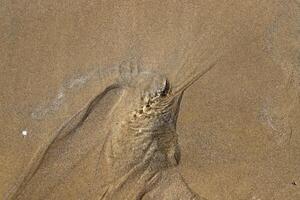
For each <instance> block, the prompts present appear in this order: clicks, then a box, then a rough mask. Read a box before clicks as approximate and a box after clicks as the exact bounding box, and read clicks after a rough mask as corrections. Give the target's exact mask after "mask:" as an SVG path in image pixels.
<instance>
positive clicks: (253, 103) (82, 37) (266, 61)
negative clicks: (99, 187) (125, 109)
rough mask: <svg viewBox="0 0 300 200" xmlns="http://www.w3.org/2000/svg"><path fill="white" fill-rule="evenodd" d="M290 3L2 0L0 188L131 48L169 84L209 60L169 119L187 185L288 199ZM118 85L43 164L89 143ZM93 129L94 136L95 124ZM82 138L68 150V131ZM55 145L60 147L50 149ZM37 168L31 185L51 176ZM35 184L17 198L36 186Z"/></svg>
mask: <svg viewBox="0 0 300 200" xmlns="http://www.w3.org/2000/svg"><path fill="white" fill-rule="evenodd" d="M299 5H300V2H299V1H298V0H290V1H283V0H282V1H280V0H261V1H253V0H244V1H239V0H226V1H225V0H210V1H96V0H89V1H83V0H77V1H69V0H67V1H59V0H53V1H42V0H31V1H26V0H22V1H8V0H3V1H2V2H1V3H0V32H1V34H0V58H1V62H0V114H1V115H0V116H1V118H0V127H1V134H0V152H1V154H0V199H14V198H15V196H14V195H15V193H16V192H17V191H19V189H20V188H22V187H23V186H24V183H25V182H26V181H28V179H29V177H31V175H32V174H34V173H35V169H37V168H38V163H39V162H38V161H39V160H40V159H43V156H44V154H43V153H44V152H45V150H46V149H47V147H48V146H49V145H50V144H51V142H52V141H53V140H54V138H55V137H56V136H57V134H58V130H59V129H60V128H61V127H62V126H63V124H65V123H66V122H67V121H68V120H69V119H70V118H71V117H72V116H73V115H74V114H75V113H77V112H78V111H79V110H81V109H82V108H83V107H84V106H86V104H87V102H89V101H90V100H91V99H92V98H94V97H95V96H96V95H98V94H99V93H100V92H101V91H103V90H104V89H105V88H106V87H107V86H108V85H110V84H112V83H113V82H115V81H116V80H117V78H118V77H117V76H118V73H117V72H118V66H119V65H120V63H122V62H123V61H125V60H128V59H132V58H134V59H137V60H138V62H139V64H140V66H141V68H142V70H144V71H155V72H156V73H159V74H165V75H166V76H167V77H168V78H169V79H170V81H171V83H174V84H176V83H177V82H181V81H183V80H181V79H184V78H185V77H187V76H188V75H189V74H191V73H193V72H194V70H196V71H201V70H203V69H205V67H206V66H207V65H209V64H211V63H214V62H216V66H215V67H214V68H213V69H212V70H211V71H210V72H209V73H208V74H206V75H205V76H204V77H202V78H201V79H200V80H199V81H197V82H196V83H195V84H194V85H192V86H191V87H190V88H189V89H188V90H187V91H186V92H185V94H184V96H183V99H182V103H181V108H180V114H179V118H178V123H177V132H178V134H179V144H180V148H181V161H180V164H179V166H178V167H177V168H178V170H179V171H180V173H181V175H182V176H183V177H184V179H185V181H186V182H187V184H188V185H189V186H190V188H191V189H192V190H193V191H195V192H196V193H198V194H200V195H201V196H203V197H205V198H207V199H208V200H224V199H225V200H237V199H241V200H244V199H245V200H259V199H260V200H269V199H274V200H282V199H284V200H297V199H300V101H299V97H300V60H299V59H300V39H299V37H300V35H299V28H300V10H299ZM187 58H188V59H187ZM187 60H188V61H187ZM185 61H187V63H186V65H184V63H185ZM182 66H185V67H182ZM118 95H120V91H115V92H114V93H112V94H109V95H108V97H107V98H105V99H104V100H103V102H101V104H100V105H99V108H97V109H98V110H97V109H96V110H95V112H94V114H93V116H94V117H95V119H96V120H98V121H97V123H93V121H92V122H91V124H87V125H86V127H85V132H87V133H89V134H87V137H84V138H80V137H79V138H75V139H74V141H68V145H69V146H68V148H65V149H63V150H61V149H55V148H54V150H53V151H52V152H51V155H53V157H51V156H50V157H49V158H47V159H48V160H47V162H48V164H49V165H51V166H52V168H51V167H50V168H51V169H52V171H53V173H54V172H55V173H57V174H59V173H60V171H59V170H61V172H62V173H64V171H63V170H64V167H66V166H68V164H69V163H73V162H75V161H76V160H79V159H82V154H81V153H82V152H84V151H87V149H89V148H90V146H89V145H91V144H96V143H95V137H96V135H97V134H96V133H95V132H94V131H95V130H101V129H102V127H104V126H108V124H105V114H104V113H107V112H108V110H109V108H111V107H113V106H114V104H115V103H116V102H117V96H118ZM95 124H96V125H95ZM99 137H100V138H97V139H98V140H97V145H100V146H101V145H103V141H104V138H105V135H103V134H102V135H101V136H99ZM83 140H84V141H85V142H86V143H85V145H86V146H82V149H83V150H82V149H80V150H78V149H77V146H76V144H77V143H76V142H78V141H83ZM72 145H73V146H72ZM72 148H74V150H72ZM76 149H77V150H76ZM62 151H63V152H62ZM70 152H71V153H70ZM74 152H75V153H74ZM62 153H66V154H68V155H69V154H70V155H72V156H70V157H68V159H60V160H59V162H58V161H56V159H59V155H60V154H62ZM97 155H98V154H97V151H92V153H90V154H89V156H87V157H86V158H85V156H84V158H85V160H86V161H83V163H85V164H84V165H83V166H79V167H77V168H74V169H73V168H71V169H69V168H66V169H68V174H69V175H70V176H72V177H73V179H74V177H76V176H75V174H76V173H77V171H78V170H79V171H80V173H83V174H81V176H87V177H88V176H92V175H91V173H90V172H89V170H86V171H85V170H84V169H89V167H91V166H96V165H97V163H96V160H97V158H98V157H97ZM55 156H56V157H55ZM51 159H52V160H51ZM81 168H82V169H81ZM72 170H73V171H72ZM84 172H86V174H85V173H84ZM45 173H46V172H45ZM78 173H79V172H78ZM77 176H78V174H77ZM41 177H43V176H41ZM43 178H44V179H43V180H41V183H43V184H45V185H43V184H41V185H40V186H39V188H47V187H49V186H50V185H51V184H56V182H55V181H54V180H52V179H51V174H50V175H49V174H48V175H47V176H45V177H43ZM36 181H37V182H38V181H39V179H37V180H36ZM82 181H83V179H82V178H80V177H78V180H77V179H74V180H72V187H71V186H68V188H67V189H66V188H64V186H63V185H61V186H57V187H56V189H55V190H54V191H52V193H54V195H53V198H54V197H55V198H56V199H62V197H61V196H55V193H56V192H58V193H59V191H61V190H62V191H63V190H69V191H70V193H72V191H76V190H78V187H81V183H82ZM33 190H34V189H33ZM35 190H37V191H35V192H34V191H33V193H32V197H29V196H27V197H28V199H36V198H37V197H36V195H34V194H36V193H41V192H39V191H43V190H42V189H41V190H38V189H35ZM69 198H70V199H78V198H77V197H74V196H72V198H71V196H70V197H69ZM90 198H91V199H93V198H95V199H96V196H95V197H90Z"/></svg>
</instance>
